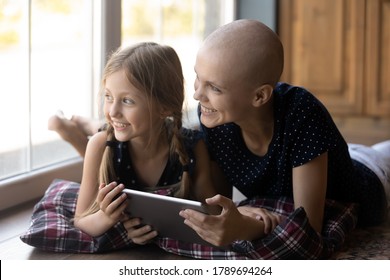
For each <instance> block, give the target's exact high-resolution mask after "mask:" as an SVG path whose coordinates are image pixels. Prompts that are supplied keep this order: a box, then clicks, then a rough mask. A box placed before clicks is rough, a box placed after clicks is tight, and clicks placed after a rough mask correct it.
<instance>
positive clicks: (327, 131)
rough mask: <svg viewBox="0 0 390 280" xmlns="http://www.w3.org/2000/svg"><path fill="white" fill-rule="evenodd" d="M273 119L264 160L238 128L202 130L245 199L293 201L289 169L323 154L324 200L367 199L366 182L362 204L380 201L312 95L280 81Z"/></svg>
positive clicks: (369, 173) (373, 181)
mask: <svg viewBox="0 0 390 280" xmlns="http://www.w3.org/2000/svg"><path fill="white" fill-rule="evenodd" d="M198 114H200V111H199V110H198ZM274 120H275V123H274V135H273V138H272V141H271V143H270V145H269V148H268V151H267V153H266V154H265V155H264V156H257V155H255V154H253V153H252V152H251V151H249V149H248V148H247V147H246V145H245V143H244V140H243V138H242V135H241V130H240V127H239V126H238V125H236V124H234V123H228V124H224V125H221V126H218V127H215V128H206V127H205V126H203V125H202V126H201V127H202V131H203V132H204V136H205V141H206V144H207V146H208V148H209V151H210V154H211V155H210V156H211V158H212V159H213V160H215V161H217V163H218V165H219V166H220V167H221V168H222V170H223V172H224V174H225V175H226V176H227V178H228V180H229V182H230V183H231V185H232V186H234V187H236V188H237V189H238V190H240V191H241V192H242V193H243V194H244V195H245V196H247V197H248V198H251V197H254V196H268V197H279V196H288V197H292V196H293V190H292V169H293V168H294V167H297V166H301V165H303V164H305V163H307V162H309V161H310V160H312V159H314V158H316V157H318V156H319V155H321V154H323V153H324V152H328V187H327V197H328V198H333V199H336V200H340V201H351V202H362V200H367V199H368V198H367V193H366V190H364V186H363V185H362V182H364V181H365V182H366V183H367V182H369V184H371V185H373V186H372V189H373V191H371V192H372V193H373V194H372V197H371V198H370V199H368V200H370V201H365V202H364V203H365V204H375V203H376V202H375V200H381V196H382V193H381V191H380V190H381V189H383V187H382V186H381V184H380V181H379V179H378V178H377V177H376V175H375V174H374V173H373V172H372V171H371V170H369V169H368V168H366V167H365V166H364V165H363V164H361V163H359V162H356V161H354V160H352V159H351V158H350V155H349V152H348V146H347V143H346V142H345V140H344V139H343V137H342V135H341V134H340V132H339V130H338V129H337V127H336V125H335V123H334V122H333V120H332V118H331V116H330V114H329V113H328V111H327V110H326V108H325V107H324V106H323V105H322V103H321V102H320V101H319V100H318V99H317V98H316V97H315V96H313V95H312V94H311V93H309V92H308V91H306V90H305V89H303V88H299V87H294V86H290V85H288V84H286V83H279V84H278V85H277V86H276V88H275V89H274ZM378 184H379V185H378ZM383 195H384V194H383ZM368 196H371V195H368ZM371 200H372V201H371ZM382 210H383V209H382ZM382 210H380V211H382ZM373 211H374V210H372V211H371V212H373ZM378 211H379V210H378ZM374 212H375V211H374ZM376 214H377V213H376Z"/></svg>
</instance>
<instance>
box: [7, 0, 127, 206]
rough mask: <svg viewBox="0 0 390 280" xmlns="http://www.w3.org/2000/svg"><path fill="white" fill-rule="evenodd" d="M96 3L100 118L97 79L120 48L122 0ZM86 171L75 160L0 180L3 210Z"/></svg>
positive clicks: (93, 97)
mask: <svg viewBox="0 0 390 280" xmlns="http://www.w3.org/2000/svg"><path fill="white" fill-rule="evenodd" d="M93 3H94V7H93V9H94V17H93V21H94V22H93V26H94V27H96V30H99V31H96V30H94V31H93V35H94V36H93V44H94V53H93V60H94V62H98V63H96V64H95V67H94V69H93V71H94V72H93V80H92V83H93V85H92V87H91V89H92V92H91V100H92V102H91V105H92V112H93V116H94V117H98V111H97V108H96V107H97V106H94V105H95V104H97V94H96V92H98V86H99V85H98V83H96V80H94V79H100V77H101V73H102V70H103V67H104V65H105V63H106V60H107V55H108V54H109V53H110V52H111V51H112V50H115V49H117V48H118V47H119V46H120V43H121V29H120V25H121V19H120V16H121V0H100V1H93ZM99 22H100V23H101V25H100V26H99ZM82 168H83V160H82V158H80V157H74V158H70V159H68V160H64V161H61V162H58V163H54V164H51V165H48V166H45V167H43V168H39V169H35V170H32V171H29V172H26V173H23V174H20V175H15V176H12V177H9V178H5V179H2V180H0V211H2V210H5V209H8V208H12V207H15V206H18V205H20V204H23V203H26V202H29V201H32V200H36V199H39V198H40V197H42V195H43V194H44V192H45V191H46V189H47V187H48V186H49V185H50V183H51V182H52V181H53V180H54V179H57V178H59V179H65V180H69V181H74V182H80V181H81V175H82Z"/></svg>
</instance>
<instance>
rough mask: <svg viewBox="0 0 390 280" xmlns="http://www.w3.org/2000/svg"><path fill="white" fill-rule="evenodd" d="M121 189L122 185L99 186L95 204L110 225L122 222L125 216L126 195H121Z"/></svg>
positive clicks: (113, 183) (114, 183)
mask: <svg viewBox="0 0 390 280" xmlns="http://www.w3.org/2000/svg"><path fill="white" fill-rule="evenodd" d="M123 189H124V186H123V184H120V185H117V183H116V182H112V183H110V184H108V185H105V184H101V185H100V186H99V192H98V195H97V198H96V202H97V203H98V204H99V207H100V211H102V212H103V213H104V216H105V217H106V218H107V219H108V220H109V221H110V223H111V224H112V225H114V224H116V223H117V222H119V221H121V220H123V219H124V218H125V216H126V215H125V213H124V211H125V209H126V205H127V204H126V198H127V195H126V194H125V193H122V194H121V192H122V190H123Z"/></svg>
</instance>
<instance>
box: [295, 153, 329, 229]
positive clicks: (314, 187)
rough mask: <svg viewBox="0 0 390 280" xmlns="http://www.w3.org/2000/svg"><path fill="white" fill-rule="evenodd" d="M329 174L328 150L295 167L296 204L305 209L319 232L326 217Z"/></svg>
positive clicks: (312, 224) (311, 222)
mask: <svg viewBox="0 0 390 280" xmlns="http://www.w3.org/2000/svg"><path fill="white" fill-rule="evenodd" d="M327 174H328V153H327V152H326V153H324V154H322V155H320V156H318V157H316V158H315V159H313V160H311V161H309V162H308V163H306V164H304V165H302V166H299V167H295V168H293V196H294V206H295V208H299V207H303V208H304V209H305V211H306V214H307V216H308V219H309V222H310V225H311V226H312V227H313V228H314V229H315V230H316V231H317V232H319V233H321V230H322V223H323V218H324V208H325V197H326V188H327Z"/></svg>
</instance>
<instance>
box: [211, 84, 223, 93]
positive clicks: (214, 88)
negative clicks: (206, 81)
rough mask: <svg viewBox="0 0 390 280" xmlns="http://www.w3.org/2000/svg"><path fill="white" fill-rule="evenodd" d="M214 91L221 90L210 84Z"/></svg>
mask: <svg viewBox="0 0 390 280" xmlns="http://www.w3.org/2000/svg"><path fill="white" fill-rule="evenodd" d="M210 88H211V90H212V91H216V92H221V90H220V89H219V88H217V87H215V86H213V85H210Z"/></svg>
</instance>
